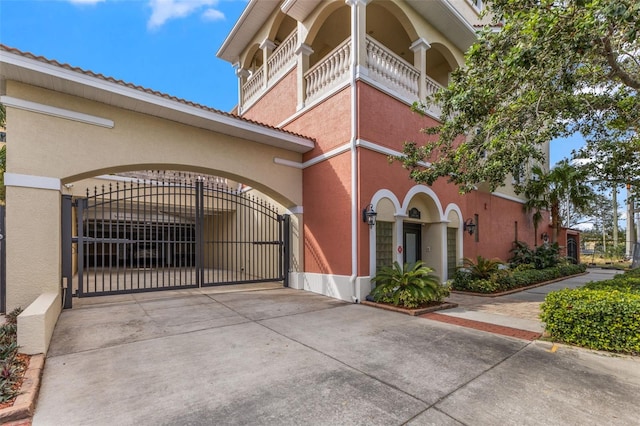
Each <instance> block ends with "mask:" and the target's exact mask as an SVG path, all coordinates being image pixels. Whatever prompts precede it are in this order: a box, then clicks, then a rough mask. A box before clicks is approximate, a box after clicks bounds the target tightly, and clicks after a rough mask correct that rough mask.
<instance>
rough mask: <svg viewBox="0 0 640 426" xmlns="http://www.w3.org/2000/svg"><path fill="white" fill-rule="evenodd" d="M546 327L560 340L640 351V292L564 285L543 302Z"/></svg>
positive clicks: (542, 317) (592, 347)
mask: <svg viewBox="0 0 640 426" xmlns="http://www.w3.org/2000/svg"><path fill="white" fill-rule="evenodd" d="M541 311H542V313H541V315H540V318H541V319H542V321H543V322H545V324H546V331H547V332H548V333H549V335H550V336H551V337H552V338H553V339H555V340H558V341H561V342H565V343H570V344H575V345H579V346H583V347H586V348H591V349H598V350H605V351H612V352H624V353H630V354H636V355H637V354H640V295H638V294H635V293H629V292H622V291H618V290H609V289H606V290H592V289H588V288H581V289H573V290H572V289H565V290H560V291H554V292H551V293H549V294H548V295H547V296H546V298H545V301H544V302H543V303H542V305H541Z"/></svg>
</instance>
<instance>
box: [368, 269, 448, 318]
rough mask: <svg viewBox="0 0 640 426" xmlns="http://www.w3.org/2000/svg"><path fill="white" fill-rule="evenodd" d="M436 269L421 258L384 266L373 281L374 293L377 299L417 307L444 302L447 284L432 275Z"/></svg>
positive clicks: (396, 304) (372, 293)
mask: <svg viewBox="0 0 640 426" xmlns="http://www.w3.org/2000/svg"><path fill="white" fill-rule="evenodd" d="M432 272H433V270H432V269H431V268H429V267H427V266H424V264H423V263H422V261H418V262H416V263H414V264H412V265H409V264H406V263H405V264H404V267H402V266H400V264H399V263H398V262H393V266H385V267H383V268H382V269H381V270H380V271H378V273H377V274H376V276H375V277H374V278H373V279H372V280H371V281H372V282H373V283H375V287H374V288H373V289H372V290H371V296H373V299H374V300H375V301H376V302H384V303H392V304H394V305H395V306H402V307H405V308H417V307H419V306H420V305H422V304H424V303H428V302H441V301H442V300H443V299H444V298H445V297H447V296H448V295H449V290H448V288H447V287H446V286H443V285H441V284H440V282H439V280H438V278H437V277H436V276H434V275H432Z"/></svg>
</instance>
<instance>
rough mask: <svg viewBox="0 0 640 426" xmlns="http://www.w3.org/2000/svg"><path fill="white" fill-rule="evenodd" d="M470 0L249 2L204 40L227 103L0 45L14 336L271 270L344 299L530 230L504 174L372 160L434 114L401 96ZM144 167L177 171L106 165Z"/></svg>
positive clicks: (471, 24) (474, 13) (420, 86)
mask: <svg viewBox="0 0 640 426" xmlns="http://www.w3.org/2000/svg"><path fill="white" fill-rule="evenodd" d="M478 6H479V3H478V2H472V1H468V0H431V1H423V0H370V1H367V0H347V1H344V0H334V1H320V0H284V1H262V0H251V1H249V3H248V4H247V7H246V9H245V11H244V12H243V14H242V15H241V17H240V18H239V20H238V22H237V23H236V25H235V27H234V28H233V30H232V31H231V33H230V34H229V35H228V37H227V39H226V40H225V42H224V43H223V45H222V46H221V47H220V49H219V51H218V57H220V58H221V59H223V60H225V61H228V62H229V63H230V64H232V65H233V67H234V68H235V72H236V75H237V77H238V105H237V107H236V109H235V110H234V111H233V113H227V112H222V111H218V110H214V109H211V108H208V107H205V106H202V105H197V104H194V103H192V102H189V101H186V100H182V99H177V98H175V97H172V96H170V95H167V94H163V93H158V92H155V91H153V90H150V89H146V88H142V87H139V86H135V85H132V84H130V83H125V82H122V81H117V80H114V79H111V78H109V77H105V76H103V75H101V74H97V73H95V72H91V71H87V70H82V69H79V68H74V67H71V66H69V65H66V64H60V63H58V62H56V61H54V60H50V59H46V58H43V57H39V56H35V55H33V54H30V53H26V52H22V51H20V50H17V49H14V48H10V47H7V46H1V47H0V61H1V63H2V68H1V72H0V77H1V80H2V90H1V95H2V96H1V98H0V101H1V102H2V103H3V104H4V105H5V106H6V108H7V143H8V145H7V149H8V155H7V158H8V163H7V174H6V177H5V183H6V185H7V209H6V229H7V238H6V247H7V250H6V251H7V259H6V261H7V271H6V272H7V289H6V290H7V291H6V298H7V299H6V307H7V309H12V308H13V307H15V306H29V309H28V312H26V314H27V315H24V317H23V319H22V325H23V326H22V328H21V330H22V331H20V332H19V339H20V338H21V339H22V341H21V342H20V344H21V345H22V346H23V347H25V348H27V351H30V352H38V351H39V352H43V351H46V349H47V345H48V341H49V338H50V335H51V331H52V330H53V325H54V324H55V320H56V319H57V316H58V315H59V312H60V309H61V306H62V305H63V304H64V306H67V307H68V306H71V300H72V298H74V297H76V296H78V297H82V296H90V295H102V294H118V293H130V292H136V291H152V290H162V289H178V288H187V287H203V286H207V285H222V284H228V283H239V282H260V281H267V280H278V281H282V282H283V283H284V284H285V285H288V286H290V287H293V288H298V289H304V290H309V291H313V292H317V293H321V294H325V295H328V296H331V297H335V298H339V299H342V300H346V301H352V302H358V301H360V300H362V299H363V298H364V297H365V296H366V295H367V294H368V293H369V291H370V288H371V287H370V279H371V277H372V276H373V275H374V274H375V271H376V269H377V268H378V267H380V266H382V265H387V264H391V263H392V262H393V261H396V260H397V261H399V262H401V263H402V262H413V261H416V260H419V259H420V260H423V261H424V262H425V263H426V264H427V265H428V266H430V267H431V268H433V269H434V271H435V273H436V274H437V275H438V277H439V278H440V279H441V280H443V281H444V280H447V279H449V278H450V277H451V276H452V274H453V272H454V271H455V268H456V266H457V265H459V264H460V261H461V259H462V258H463V257H475V256H476V255H480V254H481V255H482V256H484V257H488V258H492V257H499V258H502V259H506V258H508V257H509V250H510V249H511V248H512V243H513V241H514V240H520V241H525V242H527V243H529V244H531V245H533V244H534V243H535V241H536V239H537V238H538V236H537V235H535V233H534V228H533V224H532V223H531V219H530V216H529V215H526V214H525V213H524V212H523V210H522V203H523V200H522V199H521V198H520V197H519V196H518V195H517V194H515V193H514V192H513V189H512V187H511V182H505V186H504V187H502V188H500V189H499V190H497V191H495V192H490V191H488V190H487V189H486V188H484V187H483V185H479V186H478V188H477V190H475V191H473V192H471V193H469V194H466V195H460V194H459V193H458V190H457V188H456V187H455V186H453V185H450V184H447V183H446V182H445V181H444V180H443V181H439V182H437V183H436V184H435V185H433V186H432V187H427V186H424V185H417V184H416V183H415V182H413V181H411V180H410V179H409V177H408V173H407V171H406V170H404V169H403V168H402V167H401V165H400V164H399V163H397V162H396V163H393V164H390V163H389V161H388V158H389V156H394V155H397V154H399V153H400V152H401V150H402V145H403V143H404V142H405V141H416V142H418V143H421V142H424V140H425V138H426V136H424V134H423V133H421V131H420V130H421V129H423V128H425V127H428V126H430V125H433V124H435V123H437V121H438V119H439V113H440V112H439V110H438V107H437V106H435V105H434V106H431V107H429V109H428V111H427V112H426V116H421V115H418V114H415V113H413V112H411V110H410V105H411V104H412V103H413V102H414V101H417V100H419V99H423V98H424V97H425V96H426V95H428V94H429V93H433V92H434V91H435V90H438V88H439V87H441V86H443V85H446V84H447V82H448V79H449V75H450V73H451V72H452V71H453V70H455V69H456V68H458V67H460V66H463V65H464V58H463V53H464V51H465V50H466V49H467V48H468V47H469V46H470V45H471V44H472V43H473V41H474V40H475V28H476V26H477V25H479V24H481V22H480V18H479V9H478ZM230 72H232V71H231V70H230ZM149 170H155V171H168V172H163V173H164V176H166V174H167V173H169V174H170V175H171V176H176V175H175V173H176V172H175V171H179V172H182V173H184V176H186V177H187V179H186V180H182V181H180V182H177V181H172V182H166V181H165V182H163V183H162V184H161V185H159V184H158V180H157V179H156V180H154V179H143V182H142V183H141V184H136V185H138V186H137V188H138V189H137V190H134V189H132V188H131V187H130V186H126V185H128V184H129V183H126V182H129V181H130V179H131V176H128V177H127V176H122V175H121V174H122V173H124V172H128V173H131V172H140V171H145V173H147V174H146V175H145V176H150V175H149V173H151V172H148V171H149ZM153 173H157V172H153ZM119 174H120V175H119ZM207 176H208V178H204V177H207ZM192 178H193V179H192ZM127 179H129V181H128V180H127ZM189 179H191V180H189ZM207 179H213V180H214V181H215V182H214V183H215V185H213V186H207ZM187 180H189V182H187ZM203 180H204V183H203ZM192 181H193V182H192ZM105 182H107V183H106V189H100V190H97V189H96V190H95V191H94V192H92V193H87V192H86V191H85V188H87V187H92V188H95V187H100V188H101V187H102V186H103V185H104V184H105ZM121 182H123V183H122V185H123V186H124V189H123V188H122V187H121V186H120V185H121ZM109 185H111V186H109ZM140 188H142V189H140ZM127 191H129V192H127ZM135 191H137V192H135ZM140 191H142V192H140ZM147 191H148V192H147ZM141 194H142V195H141ZM172 200H173V201H172ZM175 200H179V201H178V202H176V201H175ZM105 206H106V207H105ZM373 212H375V213H376V215H375V224H370V223H369V222H368V221H369V217H368V216H371V214H372V213H373ZM542 226H544V225H542ZM471 230H473V233H471V232H470V231H471ZM25 259H30V261H29V263H25ZM255 265H261V266H260V268H258V269H256V266H255ZM252 268H253V269H252ZM220 271H222V273H221V274H220V273H219V272H220ZM214 272H215V274H214Z"/></svg>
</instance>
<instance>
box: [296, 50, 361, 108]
mask: <svg viewBox="0 0 640 426" xmlns="http://www.w3.org/2000/svg"><path fill="white" fill-rule="evenodd" d="M349 41H350V40H349V39H347V40H345V41H343V42H342V43H341V44H340V45H338V47H336V48H335V49H333V50H332V51H331V52H330V53H329V54H328V55H327V56H325V57H324V59H323V60H322V61H320V62H318V63H317V64H315V65H314V66H313V67H312V68H311V69H309V71H307V72H306V74H305V75H304V81H305V87H306V90H305V101H306V102H312V101H313V100H315V99H317V98H318V97H319V96H320V95H321V94H322V93H325V92H327V91H329V90H331V89H332V88H334V87H336V86H337V85H338V84H340V83H342V82H344V81H345V80H346V79H347V77H348V75H349V65H350V63H351V44H350V43H349Z"/></svg>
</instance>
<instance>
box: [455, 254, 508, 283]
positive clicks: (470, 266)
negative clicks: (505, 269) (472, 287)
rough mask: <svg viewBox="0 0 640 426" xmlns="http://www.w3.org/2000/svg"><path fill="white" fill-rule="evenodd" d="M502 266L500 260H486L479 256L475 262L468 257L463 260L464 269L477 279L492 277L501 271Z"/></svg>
mask: <svg viewBox="0 0 640 426" xmlns="http://www.w3.org/2000/svg"><path fill="white" fill-rule="evenodd" d="M502 264H503V263H502V261H501V260H500V259H486V258H484V257H482V256H477V257H476V260H475V261H474V260H473V259H470V258H468V257H465V258H464V259H462V268H464V269H466V270H467V271H468V272H469V273H470V274H471V276H472V277H473V278H476V279H487V278H489V277H491V275H492V274H494V273H495V272H497V271H498V269H500V265H502Z"/></svg>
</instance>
